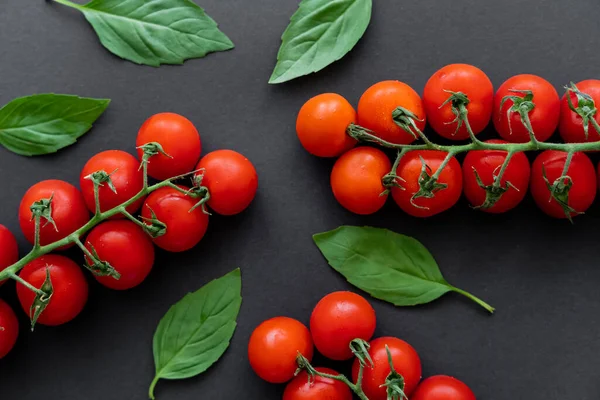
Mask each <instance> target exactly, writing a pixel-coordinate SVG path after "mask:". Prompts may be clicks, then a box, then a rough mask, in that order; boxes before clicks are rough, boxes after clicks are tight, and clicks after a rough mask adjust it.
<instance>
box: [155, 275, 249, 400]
mask: <svg viewBox="0 0 600 400" xmlns="http://www.w3.org/2000/svg"><path fill="white" fill-rule="evenodd" d="M241 288H242V279H241V274H240V270H239V269H236V270H234V271H232V272H230V273H229V274H227V275H225V276H223V277H222V278H219V279H216V280H214V281H212V282H210V283H208V284H207V285H205V286H204V287H202V288H200V289H199V290H198V291H196V292H194V293H188V294H187V295H186V296H185V297H184V298H183V299H181V300H180V301H179V302H177V303H176V304H175V305H173V306H172V307H171V308H170V309H169V311H168V312H167V313H166V314H165V316H164V317H163V318H162V319H161V320H160V323H159V324H158V328H157V329H156V332H155V334H154V342H153V352H154V364H155V366H156V376H155V377H154V380H153V381H152V385H151V386H150V392H149V394H150V398H152V399H153V398H154V387H155V385H156V383H157V382H158V380H159V379H184V378H189V377H192V376H195V375H198V374H200V373H202V372H204V371H206V370H207V369H208V367H210V366H211V365H212V364H214V363H215V362H216V361H217V360H218V359H219V358H220V357H221V356H222V355H223V353H225V350H227V347H229V341H230V340H231V337H232V336H233V332H234V331H235V327H236V319H237V316H238V313H239V311H240V306H241V304H242V296H241Z"/></svg>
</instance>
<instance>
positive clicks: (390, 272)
mask: <svg viewBox="0 0 600 400" xmlns="http://www.w3.org/2000/svg"><path fill="white" fill-rule="evenodd" d="M313 239H314V241H315V243H316V245H317V246H318V247H319V249H320V250H321V252H322V253H323V255H324V256H325V258H326V259H327V261H328V262H329V265H331V266H332V267H333V269H335V270H336V271H338V272H339V273H341V274H342V275H343V276H344V277H345V278H346V279H347V280H348V282H350V283H351V284H352V285H354V286H356V287H358V288H359V289H361V290H364V291H365V292H367V293H369V294H370V295H371V296H373V297H375V298H377V299H380V300H384V301H387V302H390V303H392V304H394V305H396V306H413V305H417V304H425V303H429V302H431V301H433V300H435V299H437V298H439V297H440V296H442V295H444V294H446V293H448V292H451V291H453V292H457V293H460V294H462V295H464V296H467V297H468V298H470V299H471V300H473V301H475V302H477V303H478V304H479V305H481V306H482V307H484V308H486V309H487V310H488V311H489V312H493V311H494V309H493V308H492V307H491V306H489V305H488V304H486V303H485V302H483V301H482V300H480V299H478V298H476V297H475V296H473V295H471V294H469V293H466V292H464V291H463V290H461V289H458V288H455V287H454V286H452V285H451V284H449V283H448V282H447V281H446V280H445V279H444V277H443V276H442V273H441V272H440V269H439V267H438V265H437V263H436V262H435V259H434V258H433V256H432V255H431V253H430V252H429V251H428V250H427V249H426V248H425V246H423V245H422V244H421V243H420V242H419V241H417V240H416V239H413V238H411V237H409V236H405V235H401V234H398V233H395V232H392V231H389V230H387V229H379V228H371V227H357V226H341V227H339V228H337V229H335V230H333V231H330V232H324V233H319V234H316V235H314V236H313Z"/></svg>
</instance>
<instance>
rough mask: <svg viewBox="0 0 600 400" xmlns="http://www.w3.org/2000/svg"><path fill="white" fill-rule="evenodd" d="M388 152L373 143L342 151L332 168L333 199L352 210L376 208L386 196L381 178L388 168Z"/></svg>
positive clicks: (369, 210) (370, 211)
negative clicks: (372, 145)
mask: <svg viewBox="0 0 600 400" xmlns="http://www.w3.org/2000/svg"><path fill="white" fill-rule="evenodd" d="M391 168H392V164H391V162H390V160H389V158H388V157H387V155H386V154H385V153H384V152H383V151H381V150H379V149H376V148H373V147H357V148H355V149H352V150H350V151H349V152H347V153H345V154H344V155H342V156H341V157H340V158H339V159H338V160H337V161H336V162H335V165H334V166H333V170H332V171H331V189H332V190H333V195H334V196H335V198H336V200H337V201H338V202H339V203H340V204H341V205H342V206H343V207H344V208H346V209H347V210H349V211H352V212H353V213H355V214H362V215H368V214H373V213H375V212H376V211H378V210H379V209H380V208H381V207H383V205H384V204H385V201H386V200H387V195H384V196H382V195H381V193H383V192H384V191H385V187H384V186H383V183H382V182H381V178H383V176H385V175H386V174H387V173H389V172H390V170H391Z"/></svg>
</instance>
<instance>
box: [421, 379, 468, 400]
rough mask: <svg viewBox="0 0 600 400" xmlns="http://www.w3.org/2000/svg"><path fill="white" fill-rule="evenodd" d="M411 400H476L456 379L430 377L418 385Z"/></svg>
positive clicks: (465, 386)
mask: <svg viewBox="0 0 600 400" xmlns="http://www.w3.org/2000/svg"><path fill="white" fill-rule="evenodd" d="M411 400H476V399H475V394H474V393H473V391H472V390H471V389H470V388H469V387H468V386H467V385H465V384H464V383H463V382H461V381H459V380H458V379H456V378H452V377H450V376H445V375H437V376H432V377H430V378H427V379H425V380H424V381H423V382H421V383H420V384H419V386H418V387H417V390H415V392H414V394H413V395H412V397H411Z"/></svg>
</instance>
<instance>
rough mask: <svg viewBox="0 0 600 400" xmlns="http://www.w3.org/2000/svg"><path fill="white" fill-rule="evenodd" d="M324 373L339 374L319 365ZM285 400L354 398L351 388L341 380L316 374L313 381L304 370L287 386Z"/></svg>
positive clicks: (338, 399)
mask: <svg viewBox="0 0 600 400" xmlns="http://www.w3.org/2000/svg"><path fill="white" fill-rule="evenodd" d="M315 369H316V370H317V371H319V372H321V373H323V374H329V375H339V374H338V373H337V372H336V371H334V370H332V369H329V368H323V367H317V368H315ZM283 400H352V392H351V391H350V388H349V387H348V386H347V385H345V384H344V383H342V382H340V381H336V380H334V379H329V378H321V377H319V376H315V378H314V380H312V383H311V382H309V380H308V374H307V373H306V371H302V372H301V373H300V374H299V375H298V376H297V377H295V378H294V379H293V380H292V381H291V382H290V383H288V385H287V386H286V388H285V391H284V392H283Z"/></svg>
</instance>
